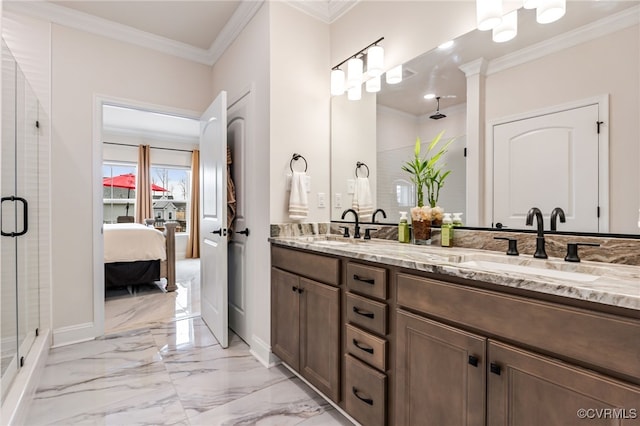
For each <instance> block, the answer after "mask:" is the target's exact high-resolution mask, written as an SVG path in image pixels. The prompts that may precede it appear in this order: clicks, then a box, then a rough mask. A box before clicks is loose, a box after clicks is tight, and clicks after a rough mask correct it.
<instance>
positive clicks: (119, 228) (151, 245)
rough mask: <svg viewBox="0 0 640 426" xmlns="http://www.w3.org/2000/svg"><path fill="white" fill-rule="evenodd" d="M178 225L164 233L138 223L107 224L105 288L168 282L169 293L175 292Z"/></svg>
mask: <svg viewBox="0 0 640 426" xmlns="http://www.w3.org/2000/svg"><path fill="white" fill-rule="evenodd" d="M177 226H178V224H177V223H175V222H167V223H165V224H164V231H159V230H157V229H155V228H153V227H150V226H146V225H142V224H139V223H114V224H105V225H104V283H105V288H111V287H118V286H130V285H139V284H144V283H149V282H152V281H158V280H159V279H160V278H166V279H167V286H166V291H175V290H176V288H177V287H176V251H175V233H176V227H177Z"/></svg>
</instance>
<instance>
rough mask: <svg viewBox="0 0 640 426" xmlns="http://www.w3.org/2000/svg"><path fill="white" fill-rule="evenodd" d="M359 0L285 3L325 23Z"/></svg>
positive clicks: (333, 19) (330, 21) (288, 0)
mask: <svg viewBox="0 0 640 426" xmlns="http://www.w3.org/2000/svg"><path fill="white" fill-rule="evenodd" d="M359 1H360V0H286V2H287V4H289V5H290V6H292V7H294V8H296V9H298V10H300V11H301V12H304V13H306V14H307V15H310V16H312V17H314V18H316V19H319V20H320V21H322V22H324V23H325V24H331V23H333V22H335V21H336V20H337V19H338V18H340V17H341V16H342V15H344V14H345V13H347V11H349V10H350V9H351V8H352V7H354V6H355V5H356V4H357V3H358V2H359Z"/></svg>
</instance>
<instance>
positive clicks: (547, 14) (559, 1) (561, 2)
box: [536, 0, 567, 24]
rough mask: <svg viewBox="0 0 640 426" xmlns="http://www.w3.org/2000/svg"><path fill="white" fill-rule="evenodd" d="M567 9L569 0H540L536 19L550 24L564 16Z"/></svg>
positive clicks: (540, 22)
mask: <svg viewBox="0 0 640 426" xmlns="http://www.w3.org/2000/svg"><path fill="white" fill-rule="evenodd" d="M566 11H567V0H540V2H539V3H538V8H537V9H536V21H538V23H539V24H550V23H551V22H555V21H557V20H558V19H560V18H562V17H563V16H564V14H565V12H566Z"/></svg>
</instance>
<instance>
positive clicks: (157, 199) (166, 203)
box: [102, 162, 191, 232]
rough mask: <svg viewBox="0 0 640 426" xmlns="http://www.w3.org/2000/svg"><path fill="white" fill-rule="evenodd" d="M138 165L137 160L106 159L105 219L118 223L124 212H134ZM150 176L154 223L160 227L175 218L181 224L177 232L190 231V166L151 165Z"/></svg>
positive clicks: (104, 181)
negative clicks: (109, 160)
mask: <svg viewBox="0 0 640 426" xmlns="http://www.w3.org/2000/svg"><path fill="white" fill-rule="evenodd" d="M136 169H137V166H136V164H135V163H125V162H120V163H115V162H104V163H103V166H102V185H103V206H104V223H117V222H118V217H121V216H129V217H134V216H135V206H136ZM150 177H151V183H152V186H151V197H152V202H151V203H152V206H153V217H154V219H155V226H156V227H159V228H160V227H162V226H163V224H164V223H165V222H167V221H175V222H178V224H179V225H178V228H177V229H176V231H177V232H187V227H188V226H189V223H188V222H189V209H190V196H191V169H190V168H188V167H180V166H159V165H152V166H151V175H150ZM121 220H122V219H121Z"/></svg>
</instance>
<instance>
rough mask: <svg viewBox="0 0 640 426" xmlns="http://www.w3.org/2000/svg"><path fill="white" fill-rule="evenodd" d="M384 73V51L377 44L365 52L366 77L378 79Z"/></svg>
mask: <svg viewBox="0 0 640 426" xmlns="http://www.w3.org/2000/svg"><path fill="white" fill-rule="evenodd" d="M383 72H384V49H383V48H382V46H378V45H377V44H375V45H373V46H371V47H370V48H369V49H368V50H367V75H368V76H369V77H380V76H381V75H382V73H383Z"/></svg>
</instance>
